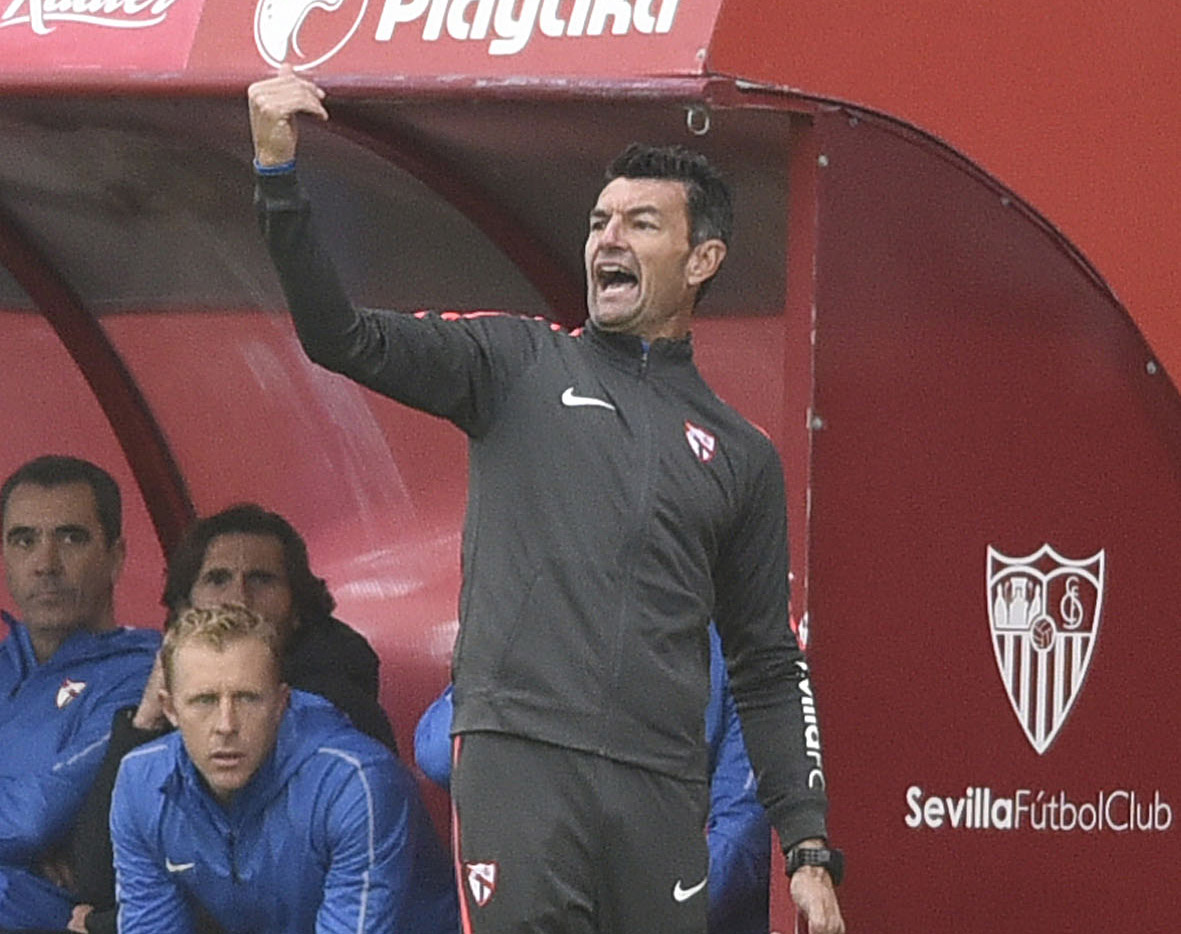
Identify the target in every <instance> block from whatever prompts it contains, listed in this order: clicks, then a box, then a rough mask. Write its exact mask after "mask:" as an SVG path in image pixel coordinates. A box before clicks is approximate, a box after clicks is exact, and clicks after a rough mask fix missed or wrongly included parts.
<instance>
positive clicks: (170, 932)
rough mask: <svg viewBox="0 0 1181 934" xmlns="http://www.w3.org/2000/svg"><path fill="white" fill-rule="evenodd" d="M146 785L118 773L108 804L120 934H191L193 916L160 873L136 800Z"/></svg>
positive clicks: (143, 808)
mask: <svg viewBox="0 0 1181 934" xmlns="http://www.w3.org/2000/svg"><path fill="white" fill-rule="evenodd" d="M148 787H150V786H149V783H146V782H142V781H137V780H136V776H135V775H131V774H129V772H128V770H127V768H126V767H124V768H120V770H119V777H118V779H117V780H116V781H115V792H114V796H113V798H112V799H111V843H112V844H113V846H114V851H115V889H116V894H117V899H118V904H119V921H118V925H119V931H120V934H195V930H196V928H195V924H194V920H193V916H192V912H191V910H190V908H189V906H188V904H187V902H186V900H185V897H184V893H183V892H182V891H181V889H180V886H179V885H178V884H177V883H176V882H175V881H174V880H173V879H172V878H171V877H170V875H169V873H168V872H167V870H166V869H165V868H164V860H165V855H166V854H164V853H161V852H159V851H158V847H157V846H156V845H155V844H154V842H153V837H154V835H153V834H152V833H151V832H150V824H151V818H150V814H149V813H148V806H147V805H146V804H145V803H144V801H142V800H141V798H140V796H141V795H142V794H143V793H144V790H145V789H146V788H148Z"/></svg>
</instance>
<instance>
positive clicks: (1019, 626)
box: [988, 544, 1105, 755]
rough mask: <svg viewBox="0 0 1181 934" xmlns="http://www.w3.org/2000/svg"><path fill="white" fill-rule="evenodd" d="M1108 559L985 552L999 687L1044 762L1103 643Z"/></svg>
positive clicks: (1044, 551)
mask: <svg viewBox="0 0 1181 934" xmlns="http://www.w3.org/2000/svg"><path fill="white" fill-rule="evenodd" d="M1104 561H1105V553H1104V552H1103V550H1100V551H1098V552H1096V553H1095V554H1093V555H1091V557H1089V558H1084V559H1082V560H1077V561H1076V560H1071V559H1070V558H1064V557H1063V556H1062V555H1060V554H1058V552H1056V551H1055V550H1054V549H1053V548H1051V547H1050V546H1049V545H1048V544H1046V545H1043V546H1042V547H1041V548H1039V549H1038V550H1037V551H1035V552H1034V553H1033V554H1030V555H1026V556H1025V557H1023V558H1012V557H1009V556H1008V555H1003V554H1001V553H1000V552H999V551H997V550H996V549H995V548H993V547H992V546H991V545H990V546H989V547H988V619H989V627H990V629H991V633H992V647H993V651H994V653H995V654H996V663H997V667H998V668H999V669H1000V674H1001V680H1002V681H1003V682H1004V684H1005V690H1006V691H1007V692H1008V694H1009V702H1010V703H1011V704H1012V706H1013V712H1014V713H1015V714H1016V715H1017V720H1018V722H1020V724H1021V728H1022V729H1023V730H1024V731H1025V735H1026V737H1027V738H1028V739H1029V742H1030V744H1031V745H1032V746H1033V748H1034V750H1036V752H1037V753H1038V754H1039V755H1041V754H1042V753H1044V752H1045V751H1046V750H1047V749H1048V748H1049V747H1050V744H1051V743H1052V742H1053V741H1054V738H1055V737H1056V736H1057V735H1058V731H1059V730H1060V729H1062V724H1063V723H1065V722H1066V718H1067V716H1068V715H1069V714H1070V709H1071V707H1072V706H1073V705H1074V702H1075V700H1076V699H1077V697H1078V694H1079V691H1080V689H1081V688H1082V685H1083V679H1084V678H1085V677H1086V674H1087V668H1088V666H1089V665H1090V664H1091V655H1092V653H1093V652H1094V649H1095V643H1096V641H1097V640H1098V638H1099V621H1100V617H1101V615H1102V610H1103V582H1104V577H1103V571H1104Z"/></svg>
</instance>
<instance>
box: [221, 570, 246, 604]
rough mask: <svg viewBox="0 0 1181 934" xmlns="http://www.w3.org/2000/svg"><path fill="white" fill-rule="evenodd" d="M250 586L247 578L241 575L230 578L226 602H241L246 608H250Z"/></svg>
mask: <svg viewBox="0 0 1181 934" xmlns="http://www.w3.org/2000/svg"><path fill="white" fill-rule="evenodd" d="M248 591H249V588H248V587H247V586H246V579H245V578H244V577H242V576H240V575H238V576H235V577H233V578H231V579H230V582H229V583H228V584H227V585H226V591H225V602H226V603H239V604H241V605H242V606H244V607H246V609H250V604H248V603H247V602H246V600H247V596H248Z"/></svg>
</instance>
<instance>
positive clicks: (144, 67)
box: [0, 0, 202, 80]
mask: <svg viewBox="0 0 1181 934" xmlns="http://www.w3.org/2000/svg"><path fill="white" fill-rule="evenodd" d="M201 7H202V0H113V2H112V0H107V2H105V3H101V4H99V3H52V2H46V0H15V2H10V3H8V4H7V5H6V6H5V7H3V8H0V62H3V63H4V64H3V65H2V66H0V72H3V71H11V72H26V73H30V74H36V73H43V74H53V73H55V72H56V73H57V74H58V80H61V77H63V76H68V75H70V74H71V73H73V74H75V75H77V74H85V73H86V72H88V71H89V72H93V71H94V70H95V69H96V68H102V69H104V70H105V69H110V70H111V71H112V72H134V71H144V72H156V73H169V72H172V73H176V72H179V71H183V70H184V67H185V62H186V61H187V60H188V57H189V49H190V48H191V46H192V44H193V37H194V36H195V35H196V32H197V22H198V21H199V20H200V18H201Z"/></svg>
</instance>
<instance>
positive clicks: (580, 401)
mask: <svg viewBox="0 0 1181 934" xmlns="http://www.w3.org/2000/svg"><path fill="white" fill-rule="evenodd" d="M562 405H570V406H574V405H597V406H599V407H600V408H603V409H610V410H611V411H612V412H614V411H615V406H613V405H612V404H611V403H610V402H604V401H603V400H602V399H596V398H594V397H593V396H577V395H575V394H574V387H573V386H567V387H566V391H565V392H564V393H562Z"/></svg>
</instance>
